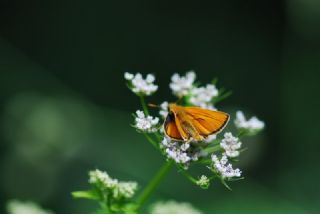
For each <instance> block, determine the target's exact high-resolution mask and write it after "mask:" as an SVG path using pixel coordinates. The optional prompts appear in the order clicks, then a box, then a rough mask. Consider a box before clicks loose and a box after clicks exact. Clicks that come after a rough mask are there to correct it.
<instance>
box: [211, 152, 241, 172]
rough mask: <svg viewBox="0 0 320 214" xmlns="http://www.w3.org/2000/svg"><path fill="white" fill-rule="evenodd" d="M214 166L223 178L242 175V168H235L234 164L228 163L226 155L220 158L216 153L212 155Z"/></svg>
mask: <svg viewBox="0 0 320 214" xmlns="http://www.w3.org/2000/svg"><path fill="white" fill-rule="evenodd" d="M211 159H212V162H213V167H214V168H215V170H217V172H218V173H219V174H220V175H221V177H222V178H232V177H240V176H241V171H240V169H233V168H232V164H231V163H228V158H227V156H226V155H223V156H222V158H221V159H220V160H219V159H218V157H217V156H216V155H212V156H211Z"/></svg>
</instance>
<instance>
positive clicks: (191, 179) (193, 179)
mask: <svg viewBox="0 0 320 214" xmlns="http://www.w3.org/2000/svg"><path fill="white" fill-rule="evenodd" d="M180 173H181V174H182V175H183V176H185V177H186V178H187V179H188V180H189V181H191V182H192V183H194V184H196V183H197V179H195V178H194V177H193V176H192V175H190V174H189V173H187V172H186V171H185V170H184V169H181V171H180Z"/></svg>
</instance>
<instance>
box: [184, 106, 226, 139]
mask: <svg viewBox="0 0 320 214" xmlns="http://www.w3.org/2000/svg"><path fill="white" fill-rule="evenodd" d="M185 111H186V113H187V114H188V115H189V116H190V118H192V119H191V121H192V123H193V124H194V126H195V127H196V128H197V130H198V131H199V134H200V135H202V136H205V137H206V136H208V135H212V134H216V133H218V132H219V131H221V130H222V129H223V128H224V127H225V126H226V125H227V123H228V121H229V115H228V114H227V113H224V112H221V111H213V110H209V109H203V108H199V107H186V108H185Z"/></svg>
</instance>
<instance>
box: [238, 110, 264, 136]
mask: <svg viewBox="0 0 320 214" xmlns="http://www.w3.org/2000/svg"><path fill="white" fill-rule="evenodd" d="M234 124H235V125H236V127H237V128H238V129H244V130H246V131H248V132H249V133H256V132H258V131H260V130H262V129H263V128H264V122H263V121H261V120H259V119H258V118H257V117H251V118H250V119H249V120H246V118H245V116H244V114H243V112H242V111H237V113H236V119H235V120H234Z"/></svg>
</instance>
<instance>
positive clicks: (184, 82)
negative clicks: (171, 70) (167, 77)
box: [169, 71, 196, 97]
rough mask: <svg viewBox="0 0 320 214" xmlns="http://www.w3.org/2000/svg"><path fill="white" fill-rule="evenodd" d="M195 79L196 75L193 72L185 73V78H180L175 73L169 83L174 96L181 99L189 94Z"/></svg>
mask: <svg viewBox="0 0 320 214" xmlns="http://www.w3.org/2000/svg"><path fill="white" fill-rule="evenodd" d="M195 79H196V74H195V72H194V71H189V72H187V73H186V75H185V76H180V75H179V74H177V73H175V74H173V75H172V77H171V83H170V85H169V86H170V88H171V90H172V92H173V94H174V95H176V96H178V97H182V96H185V95H187V94H188V93H189V91H190V89H191V88H192V87H193V82H194V80H195Z"/></svg>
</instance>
